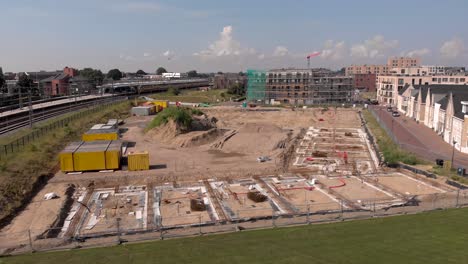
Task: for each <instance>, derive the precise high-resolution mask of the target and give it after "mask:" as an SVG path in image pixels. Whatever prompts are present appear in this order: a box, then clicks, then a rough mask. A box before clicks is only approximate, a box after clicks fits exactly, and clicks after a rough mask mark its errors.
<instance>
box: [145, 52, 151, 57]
mask: <svg viewBox="0 0 468 264" xmlns="http://www.w3.org/2000/svg"><path fill="white" fill-rule="evenodd" d="M150 56H151V53H149V52H145V53H143V57H150Z"/></svg>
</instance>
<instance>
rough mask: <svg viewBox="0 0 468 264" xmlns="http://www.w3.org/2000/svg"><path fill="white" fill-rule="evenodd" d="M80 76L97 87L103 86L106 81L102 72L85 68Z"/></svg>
mask: <svg viewBox="0 0 468 264" xmlns="http://www.w3.org/2000/svg"><path fill="white" fill-rule="evenodd" d="M79 75H80V76H82V77H84V78H86V79H88V80H89V81H90V82H92V83H93V84H95V85H101V84H102V81H103V80H104V74H103V73H102V72H101V70H95V69H93V68H84V69H82V70H81V71H79Z"/></svg>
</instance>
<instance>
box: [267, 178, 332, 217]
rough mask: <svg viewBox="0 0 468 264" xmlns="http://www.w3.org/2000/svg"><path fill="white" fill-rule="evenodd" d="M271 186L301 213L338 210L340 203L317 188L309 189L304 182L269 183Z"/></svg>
mask: <svg viewBox="0 0 468 264" xmlns="http://www.w3.org/2000/svg"><path fill="white" fill-rule="evenodd" d="M268 184H269V186H274V188H275V190H276V191H278V192H279V194H280V196H281V197H283V198H284V199H285V200H286V201H287V202H289V203H290V204H291V205H292V206H293V207H295V208H297V209H298V210H299V212H302V213H304V212H307V211H308V210H309V209H308V208H310V212H311V213H313V212H316V211H327V210H338V209H340V205H339V203H337V202H336V201H333V200H332V199H331V198H330V197H329V196H327V195H326V194H324V193H323V192H321V191H320V190H318V189H316V188H309V185H307V184H306V183H305V182H304V181H302V182H294V183H277V184H275V183H273V182H268Z"/></svg>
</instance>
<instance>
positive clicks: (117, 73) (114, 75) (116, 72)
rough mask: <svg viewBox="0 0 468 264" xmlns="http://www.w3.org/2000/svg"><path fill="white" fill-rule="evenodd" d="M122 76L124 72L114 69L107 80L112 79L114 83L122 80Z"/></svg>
mask: <svg viewBox="0 0 468 264" xmlns="http://www.w3.org/2000/svg"><path fill="white" fill-rule="evenodd" d="M122 76H123V75H122V72H121V71H120V70H119V69H112V70H110V71H109V72H108V73H107V78H109V79H112V80H114V81H118V80H120V79H122Z"/></svg>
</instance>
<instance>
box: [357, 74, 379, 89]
mask: <svg viewBox="0 0 468 264" xmlns="http://www.w3.org/2000/svg"><path fill="white" fill-rule="evenodd" d="M353 80H354V89H357V90H360V91H365V92H375V91H376V85H375V82H376V80H377V75H376V74H375V73H360V74H354V78H353Z"/></svg>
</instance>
